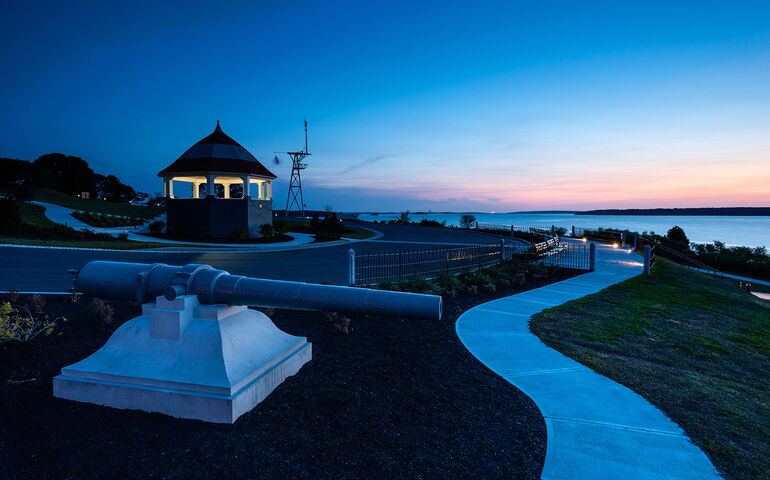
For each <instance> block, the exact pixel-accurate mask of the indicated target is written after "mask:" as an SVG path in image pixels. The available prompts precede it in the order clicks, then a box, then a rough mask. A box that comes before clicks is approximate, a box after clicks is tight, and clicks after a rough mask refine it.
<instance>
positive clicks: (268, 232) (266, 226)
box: [259, 223, 275, 238]
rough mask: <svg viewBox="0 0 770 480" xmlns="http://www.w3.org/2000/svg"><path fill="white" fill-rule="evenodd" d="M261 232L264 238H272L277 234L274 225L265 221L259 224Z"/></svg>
mask: <svg viewBox="0 0 770 480" xmlns="http://www.w3.org/2000/svg"><path fill="white" fill-rule="evenodd" d="M259 233H260V234H261V235H262V236H263V237H264V238H270V237H272V236H273V235H275V230H274V229H273V225H272V224H270V223H263V224H262V225H260V226H259Z"/></svg>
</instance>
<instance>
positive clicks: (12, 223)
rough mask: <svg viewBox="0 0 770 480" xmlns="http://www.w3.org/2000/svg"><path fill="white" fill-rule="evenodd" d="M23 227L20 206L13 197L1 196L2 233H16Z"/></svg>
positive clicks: (0, 217) (0, 227) (0, 231)
mask: <svg viewBox="0 0 770 480" xmlns="http://www.w3.org/2000/svg"><path fill="white" fill-rule="evenodd" d="M19 227H21V216H20V215H19V207H18V205H16V202H14V201H13V200H11V199H8V198H0V233H15V232H16V231H17V230H18V229H19Z"/></svg>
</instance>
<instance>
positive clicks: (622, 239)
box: [620, 232, 626, 247]
mask: <svg viewBox="0 0 770 480" xmlns="http://www.w3.org/2000/svg"><path fill="white" fill-rule="evenodd" d="M620 246H621V247H625V246H626V232H620Z"/></svg>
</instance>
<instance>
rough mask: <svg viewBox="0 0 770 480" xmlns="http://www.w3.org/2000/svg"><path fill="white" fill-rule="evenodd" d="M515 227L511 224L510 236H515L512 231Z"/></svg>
mask: <svg viewBox="0 0 770 480" xmlns="http://www.w3.org/2000/svg"><path fill="white" fill-rule="evenodd" d="M515 228H516V227H514V226H513V225H511V236H512V237H515V236H516V235H515V234H514V233H513V232H514V230H515Z"/></svg>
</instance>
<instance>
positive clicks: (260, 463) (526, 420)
mask: <svg viewBox="0 0 770 480" xmlns="http://www.w3.org/2000/svg"><path fill="white" fill-rule="evenodd" d="M572 275H574V273H572V272H569V271H566V270H562V271H560V272H557V273H555V274H552V275H551V276H549V277H548V278H547V279H542V278H541V279H540V280H539V281H540V282H541V283H551V282H554V281H558V280H562V279H564V278H567V277H569V276H572ZM535 286H537V285H533V284H528V285H525V286H523V287H512V288H510V289H508V290H506V291H501V292H497V293H492V294H482V295H480V296H475V297H471V296H467V295H458V296H457V297H456V298H453V299H449V298H447V299H445V311H444V318H443V319H442V320H441V321H440V322H435V321H433V322H431V321H423V320H411V319H406V318H387V317H359V316H356V317H352V321H351V323H350V327H351V332H350V333H349V334H344V333H341V332H340V331H339V330H338V329H337V328H336V327H335V326H334V324H333V323H331V322H330V321H329V320H327V319H326V317H325V315H324V314H322V313H317V312H294V311H275V312H269V315H270V316H271V318H272V319H273V320H274V322H275V323H276V325H277V326H278V327H279V328H281V329H282V330H284V331H286V332H288V333H290V334H293V335H301V336H306V337H307V338H308V340H309V341H310V342H312V344H313V360H312V361H311V362H309V363H308V364H306V365H305V366H304V367H303V368H302V369H301V370H300V372H299V373H298V374H297V375H296V376H293V377H290V378H289V379H287V380H286V381H285V382H284V383H283V384H281V385H280V386H279V387H278V388H277V389H276V390H275V391H274V392H273V393H272V394H271V395H270V396H269V397H268V398H267V399H266V400H265V401H264V402H262V403H261V404H259V405H258V406H257V407H256V408H255V409H254V410H252V411H251V412H249V413H247V414H245V415H243V416H242V417H241V418H240V419H239V420H238V421H237V422H236V423H235V424H234V425H219V424H210V423H204V422H200V421H195V420H181V419H175V418H171V417H167V416H165V415H160V414H150V413H144V412H140V411H127V410H117V409H112V408H107V407H100V406H95V405H90V404H83V403H77V402H71V401H67V400H61V399H57V398H54V397H53V396H52V386H51V384H52V377H53V376H55V375H57V374H58V373H59V370H60V369H61V367H63V366H66V365H69V364H71V363H74V362H76V361H79V360H81V359H82V358H84V357H86V356H88V355H90V354H91V353H93V352H94V351H95V350H97V349H98V348H100V347H101V346H102V345H103V344H104V342H105V341H106V339H107V338H108V337H109V335H110V334H111V333H112V332H113V331H114V329H115V328H117V326H119V325H120V324H121V323H123V322H125V321H126V320H128V319H129V318H131V317H132V316H134V315H136V314H137V313H138V310H139V308H138V306H137V305H133V304H131V303H130V302H111V305H112V307H113V309H114V310H115V315H114V320H113V322H112V323H110V324H109V325H103V324H100V323H98V322H97V321H96V320H93V319H89V316H88V315H87V314H86V313H85V312H86V311H87V306H88V303H89V302H90V299H88V298H81V299H80V301H79V302H78V303H76V304H73V303H71V301H70V300H69V299H68V297H58V298H57V297H48V305H46V308H45V311H46V312H47V313H49V314H51V315H64V316H66V317H67V318H68V319H69V321H68V322H66V323H62V324H61V327H59V328H57V330H56V331H55V332H54V333H53V334H51V335H48V336H40V337H38V338H36V339H34V340H33V341H30V342H28V343H23V344H22V343H17V342H13V343H4V344H0V406H1V408H0V478H3V479H9V480H10V479H16V478H19V479H21V478H24V479H28V478H29V479H32V478H34V479H46V478H57V479H58V478H73V479H87V478H98V479H105V478H228V479H233V478H249V479H251V478H335V479H339V478H470V477H473V478H502V477H506V478H514V479H526V478H533V479H534V478H539V477H540V472H541V469H542V465H543V461H544V455H545V441H546V431H545V423H544V421H543V419H542V416H541V415H540V413H539V411H538V409H537V407H536V406H535V405H534V403H533V402H532V401H531V400H530V399H529V398H527V397H526V396H525V395H524V394H523V393H521V392H520V391H519V390H517V389H516V388H515V387H513V386H512V385H510V384H509V383H507V382H506V381H505V380H503V379H502V378H500V377H498V376H497V375H495V374H494V373H492V372H491V371H489V370H488V369H487V368H486V367H484V366H483V365H482V364H481V363H480V362H478V361H477V360H476V359H475V358H474V357H473V356H472V355H471V354H470V353H468V351H467V350H466V349H465V348H464V347H463V345H462V343H461V342H460V341H459V339H458V338H457V336H456V335H455V327H454V325H455V320H456V319H457V317H458V316H459V315H460V314H461V313H462V312H464V311H465V310H467V309H468V308H470V307H472V306H474V305H477V304H479V303H483V302H486V301H489V300H492V299H493V298H497V297H501V296H505V295H510V294H513V293H516V292H517V291H522V290H526V289H529V288H534V287H535Z"/></svg>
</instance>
